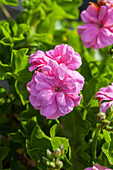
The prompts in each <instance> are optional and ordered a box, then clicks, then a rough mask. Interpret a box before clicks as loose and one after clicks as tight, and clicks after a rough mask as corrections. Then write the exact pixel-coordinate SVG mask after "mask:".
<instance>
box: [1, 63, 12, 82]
mask: <svg viewBox="0 0 113 170" xmlns="http://www.w3.org/2000/svg"><path fill="white" fill-rule="evenodd" d="M10 70H11V67H10V66H9V65H7V64H3V63H2V62H1V61H0V79H2V77H3V75H4V74H5V73H6V72H8V71H10Z"/></svg>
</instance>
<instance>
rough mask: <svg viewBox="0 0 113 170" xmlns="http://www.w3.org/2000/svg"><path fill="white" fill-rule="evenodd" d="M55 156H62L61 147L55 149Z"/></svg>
mask: <svg viewBox="0 0 113 170" xmlns="http://www.w3.org/2000/svg"><path fill="white" fill-rule="evenodd" d="M53 154H54V157H55V158H58V157H60V156H61V151H60V149H59V148H57V149H56V150H55V151H54V153H53Z"/></svg>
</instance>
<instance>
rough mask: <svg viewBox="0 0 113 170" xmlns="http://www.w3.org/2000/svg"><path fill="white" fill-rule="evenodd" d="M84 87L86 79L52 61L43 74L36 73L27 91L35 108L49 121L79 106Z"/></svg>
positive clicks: (45, 67) (44, 68)
mask: <svg viewBox="0 0 113 170" xmlns="http://www.w3.org/2000/svg"><path fill="white" fill-rule="evenodd" d="M83 85H84V78H83V76H82V75H80V73H78V72H77V71H72V70H69V69H67V67H66V66H65V64H58V63H57V62H56V61H54V60H50V61H49V62H48V65H47V66H44V67H43V68H42V72H38V71H35V73H34V75H33V78H32V80H31V81H30V82H29V83H28V84H27V89H28V91H29V93H30V97H29V100H30V102H31V104H32V105H33V106H34V108H35V109H37V110H40V112H41V114H42V115H44V116H45V117H46V118H47V119H56V118H58V117H59V116H64V115H65V114H68V113H70V112H71V111H72V110H73V108H74V107H76V106H78V105H79V103H80V101H81V95H79V94H80V91H81V90H82V88H83Z"/></svg>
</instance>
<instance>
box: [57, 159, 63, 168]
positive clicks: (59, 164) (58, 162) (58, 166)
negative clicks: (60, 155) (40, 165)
mask: <svg viewBox="0 0 113 170" xmlns="http://www.w3.org/2000/svg"><path fill="white" fill-rule="evenodd" d="M62 167H63V162H62V161H57V162H56V168H57V169H61V168H62Z"/></svg>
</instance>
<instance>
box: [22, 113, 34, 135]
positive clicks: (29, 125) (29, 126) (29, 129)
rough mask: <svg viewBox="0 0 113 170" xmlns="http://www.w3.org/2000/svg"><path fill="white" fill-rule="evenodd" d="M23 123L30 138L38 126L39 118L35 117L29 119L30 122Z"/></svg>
mask: <svg viewBox="0 0 113 170" xmlns="http://www.w3.org/2000/svg"><path fill="white" fill-rule="evenodd" d="M21 123H22V126H23V128H24V130H25V131H26V133H27V134H28V136H30V135H31V133H32V131H33V129H34V127H35V126H36V124H37V117H36V116H34V117H32V118H31V119H29V120H28V121H22V122H21Z"/></svg>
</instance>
